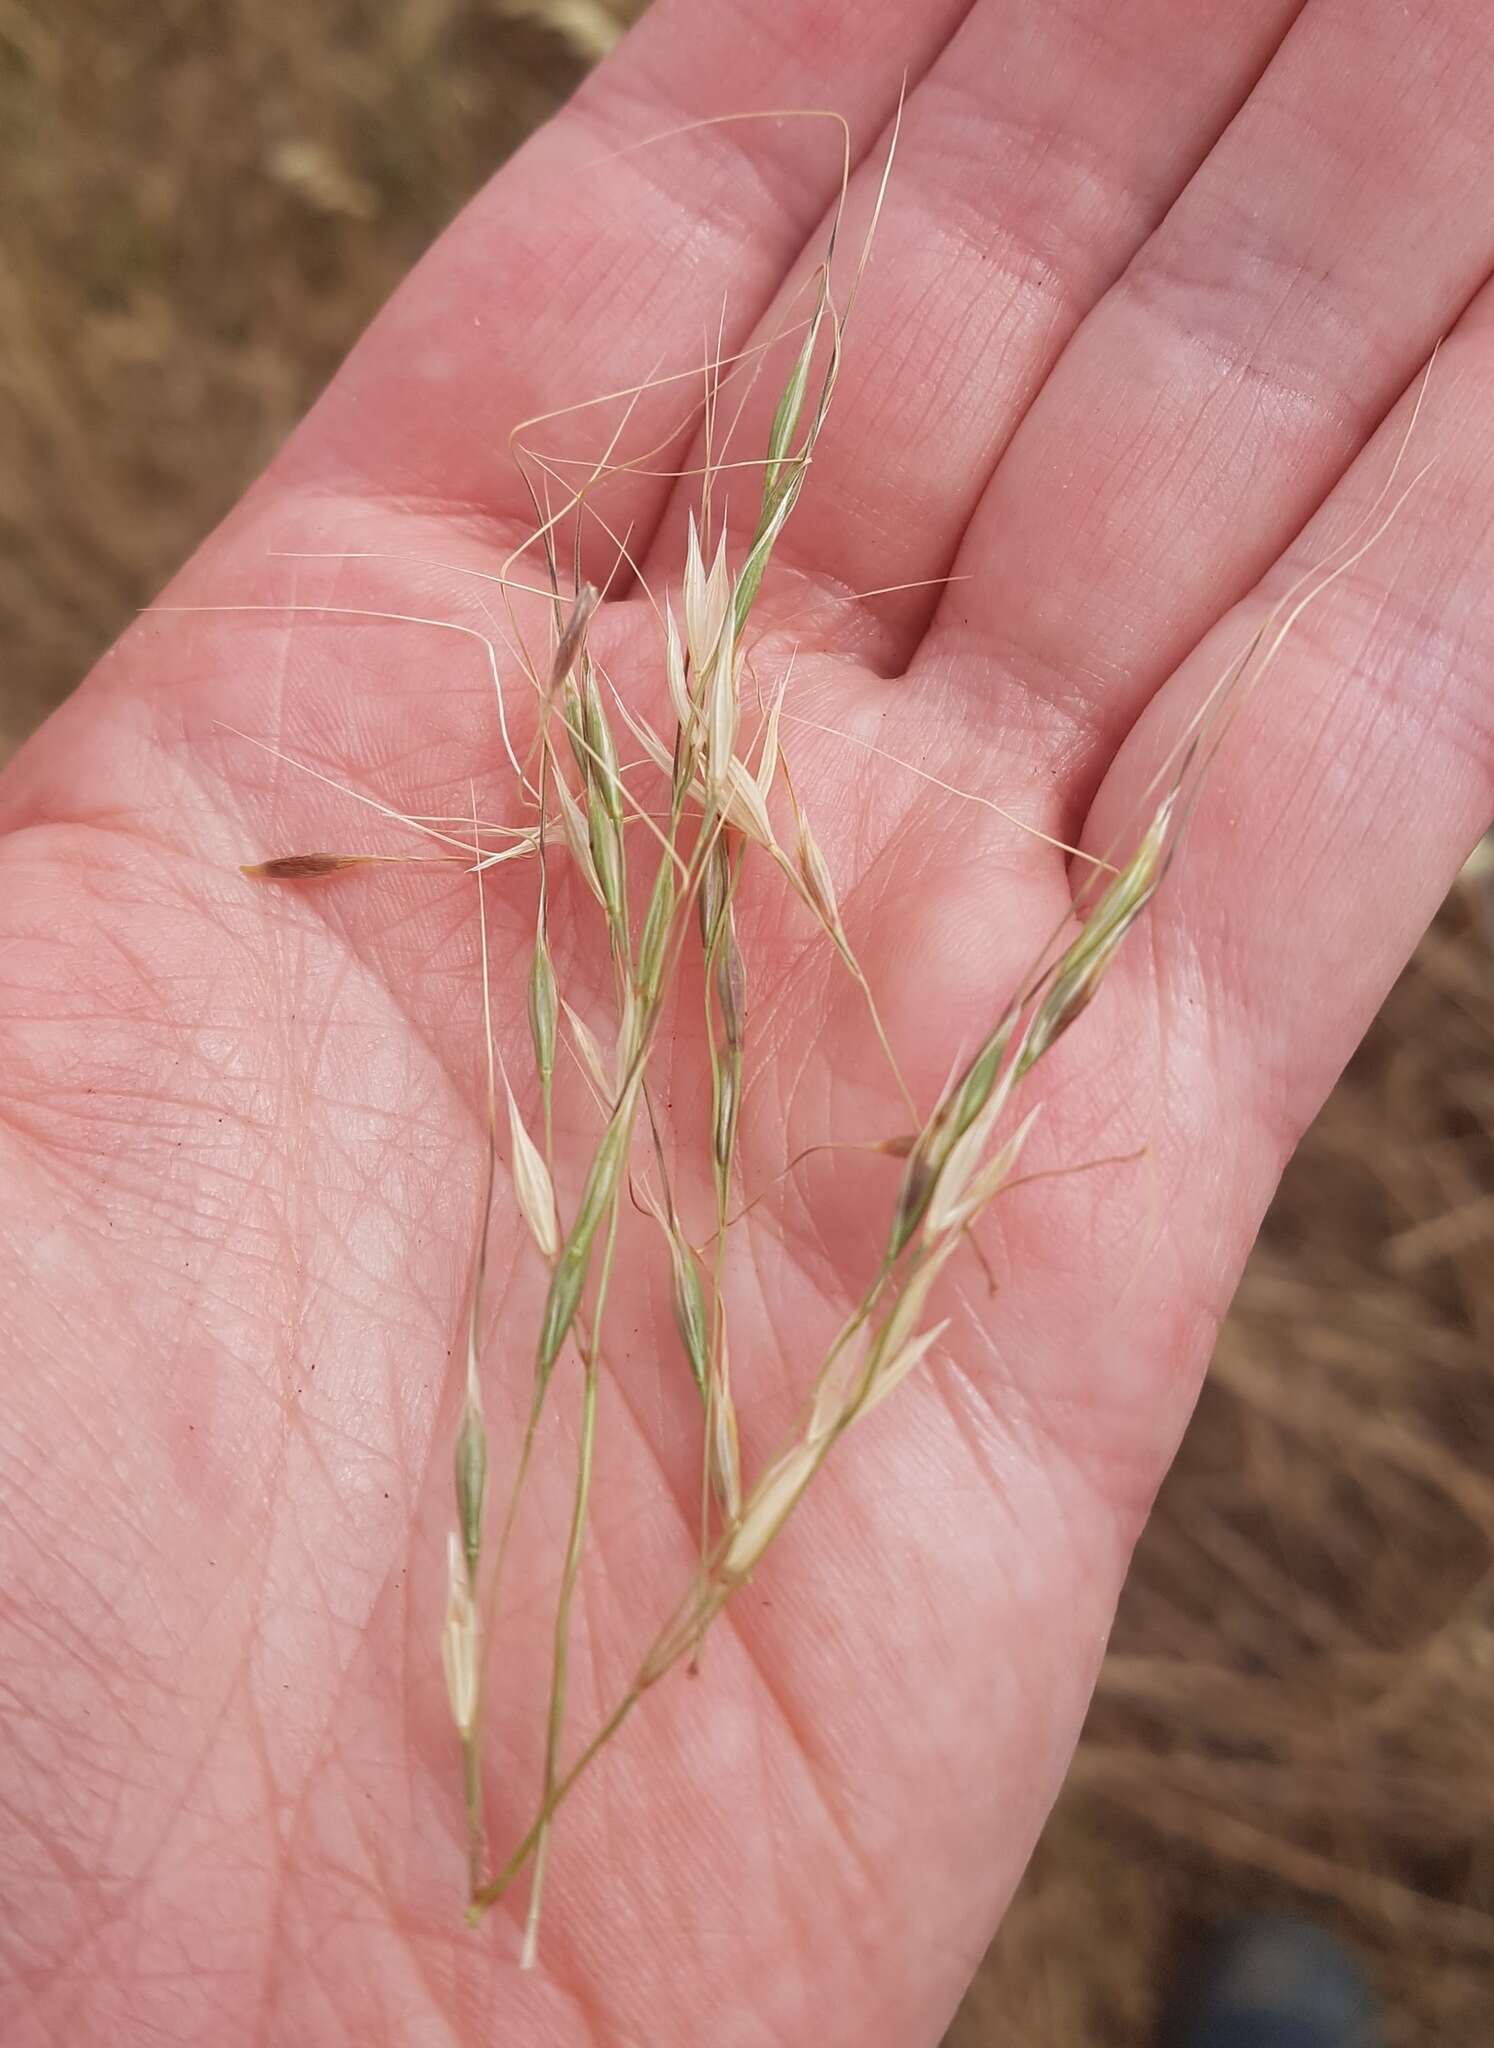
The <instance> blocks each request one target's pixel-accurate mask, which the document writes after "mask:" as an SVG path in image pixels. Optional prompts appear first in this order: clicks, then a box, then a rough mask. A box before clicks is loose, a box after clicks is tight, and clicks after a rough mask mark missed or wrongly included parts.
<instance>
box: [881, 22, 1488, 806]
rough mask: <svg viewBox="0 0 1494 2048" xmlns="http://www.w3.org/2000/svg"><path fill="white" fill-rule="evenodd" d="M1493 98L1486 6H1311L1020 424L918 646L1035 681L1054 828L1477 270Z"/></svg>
mask: <svg viewBox="0 0 1494 2048" xmlns="http://www.w3.org/2000/svg"><path fill="white" fill-rule="evenodd" d="M1491 110H1494V34H1491V33H1490V28H1489V17H1488V14H1487V11H1486V10H1485V9H1483V8H1480V7H1476V6H1463V5H1451V4H1446V0H1441V4H1435V5H1434V4H1427V5H1422V6H1419V7H1417V8H1415V9H1413V10H1412V11H1411V15H1410V16H1409V17H1408V15H1407V14H1406V12H1405V11H1404V10H1401V11H1397V12H1395V13H1394V14H1392V13H1390V12H1388V11H1387V10H1384V9H1371V10H1368V11H1366V10H1365V9H1363V8H1359V7H1355V6H1353V5H1350V4H1347V0H1317V4H1314V5H1313V6H1312V7H1311V8H1310V9H1309V11H1308V13H1307V14H1306V15H1305V16H1304V17H1303V19H1302V20H1301V21H1300V22H1299V23H1298V25H1297V27H1296V28H1295V29H1294V31H1293V33H1292V34H1291V35H1290V36H1289V37H1288V38H1287V40H1286V42H1285V44H1284V45H1283V47H1282V50H1281V52H1280V54H1279V55H1278V57H1277V58H1276V60H1275V61H1274V63H1273V64H1272V65H1271V67H1270V69H1269V71H1268V72H1267V74H1266V76H1265V78H1264V79H1263V81H1262V83H1261V84H1260V86H1259V87H1258V88H1257V90H1256V91H1255V93H1254V94H1253V95H1252V97H1251V99H1250V102H1249V104H1248V105H1247V106H1246V108H1245V109H1244V111H1243V112H1242V114H1241V115H1240V117H1239V119H1238V120H1237V121H1236V122H1235V123H1234V124H1233V126H1232V127H1231V128H1230V130H1229V132H1228V134H1227V135H1226V136H1225V137H1224V139H1223V140H1222V142H1221V143H1220V145H1219V147H1218V148H1217V149H1216V150H1215V151H1214V152H1213V153H1212V155H1211V156H1210V158H1209V160H1208V162H1207V163H1206V164H1205V165H1204V166H1203V168H1202V169H1201V170H1200V172H1199V173H1198V175H1197V177H1196V178H1195V179H1194V180H1193V181H1192V183H1191V184H1190V185H1189V187H1188V190H1187V191H1186V192H1185V194H1184V195H1183V197H1182V199H1181V200H1180V201H1179V203H1178V205H1177V206H1176V207H1175V208H1174V210H1173V212H1172V213H1171V214H1170V215H1169V217H1168V219H1167V220H1166V221H1165V223H1164V224H1163V226H1162V227H1161V228H1160V229H1159V231H1158V232H1157V234H1156V235H1155V236H1153V238H1152V239H1151V241H1150V242H1149V243H1148V244H1147V246H1146V248H1145V249H1144V250H1143V251H1142V252H1141V254H1140V255H1139V256H1138V258H1137V260H1136V262H1135V263H1134V264H1133V265H1132V266H1131V268H1130V269H1129V270H1128V271H1127V273H1126V275H1125V276H1124V277H1123V278H1122V279H1121V281H1120V282H1119V284H1118V285H1117V286H1116V287H1115V289H1114V290H1113V291H1111V292H1110V293H1109V294H1108V295H1107V297H1106V298H1105V300H1104V301H1103V303H1102V304H1101V305H1100V307H1099V308H1098V309H1097V310H1096V312H1095V313H1094V315H1093V316H1092V317H1091V319H1090V320H1089V321H1088V322H1086V324H1085V326H1084V327H1083V329H1082V330H1081V331H1080V333H1079V334H1078V335H1077V336H1076V338H1075V340H1074V342H1073V344H1072V345H1071V347H1070V348H1069V350H1068V351H1067V353H1066V355H1065V357H1064V359H1063V361H1062V362H1061V363H1060V364H1059V366H1058V369H1057V371H1056V372H1055V374H1054V376H1053V378H1052V379H1051V380H1050V382H1049V384H1048V385H1047V386H1046V387H1045V389H1044V392H1043V395H1042V397H1041V399H1040V400H1039V401H1038V403H1037V404H1036V405H1035V406H1034V408H1033V410H1032V412H1031V413H1030V415H1029V416H1028V418H1027V419H1026V420H1025V421H1024V422H1023V425H1022V428H1021V430H1020V432H1019V433H1018V434H1017V436H1016V438H1015V440H1014V442H1013V445H1012V447H1011V449H1010V450H1009V452H1008V454H1007V456H1006V458H1005V459H1004V461H1003V462H1002V463H1001V466H1000V468H999V469H998V470H997V472H996V475H995V478H994V480H993V482H992V485H991V488H990V490H989V491H988V492H987V494H986V497H985V499H984V501H983V503H982V505H981V507H980V509H979V512H978V513H977V515H976V518H975V520H974V522H973V524H972V526H971V529H970V532H969V535H968V537H967V539H966V543H965V546H964V548H963V549H962V551H961V555H960V559H959V564H958V566H959V567H960V568H961V569H963V570H965V571H967V572H969V573H970V578H971V580H969V581H967V582H964V583H961V584H959V585H958V586H956V588H955V589H953V590H952V591H951V592H950V593H949V596H948V597H947V599H946V600H945V602H944V604H943V606H942V608H941V611H940V614H939V617H938V619H937V621H936V624H935V628H934V631H933V633H932V634H931V636H930V639H929V642H928V643H927V648H926V651H925V654H924V656H923V657H922V659H923V660H925V661H927V662H932V663H934V664H939V663H943V662H954V661H958V660H959V659H961V658H962V657H965V656H978V657H979V658H980V659H981V660H982V661H991V660H995V661H996V662H997V663H999V664H1000V666H1001V667H1002V669H1003V670H1004V671H1007V672H1009V673H1010V674H1011V675H1012V676H1013V677H1015V678H1016V680H1017V681H1018V682H1019V683H1020V684H1021V686H1022V688H1023V690H1024V691H1025V692H1026V693H1027V694H1028V697H1029V700H1030V705H1031V713H1030V717H1029V725H1030V727H1031V730H1032V732H1033V734H1034V736H1035V744H1036V747H1037V749H1038V750H1039V751H1040V752H1041V753H1042V754H1043V756H1044V758H1045V759H1047V760H1048V761H1049V762H1050V764H1051V763H1053V762H1055V761H1061V762H1062V763H1064V764H1065V765H1066V767H1067V768H1069V769H1070V770H1071V771H1072V778H1073V779H1072V781H1071V783H1070V788H1069V794H1070V798H1071V803H1072V813H1071V815H1070V816H1069V818H1068V819H1067V820H1066V821H1065V819H1064V818H1063V816H1062V814H1060V815H1059V818H1058V821H1057V828H1058V829H1060V830H1063V829H1064V828H1065V823H1067V826H1068V829H1069V830H1070V831H1071V830H1072V829H1073V828H1074V826H1075V825H1076V824H1077V821H1078V820H1079V819H1082V817H1083V815H1084V811H1085V809H1086V808H1087V805H1088V803H1089V800H1090V798H1091V797H1092V795H1093V792H1094V787H1095V784H1096V782H1097V780H1098V777H1099V775H1100V773H1101V772H1103V769H1104V766H1105V764H1106V762H1107V760H1108V758H1109V754H1110V752H1111V751H1113V749H1114V746H1115V745H1116V743H1117V742H1118V740H1119V738H1120V736H1121V735H1122V734H1123V733H1124V732H1125V731H1126V730H1127V728H1128V727H1129V725H1130V723H1131V721H1132V720H1133V719H1134V718H1135V716H1136V715H1137V713H1138V711H1139V709H1140V707H1141V706H1142V705H1143V704H1144V703H1145V702H1146V700H1147V698H1148V697H1149V695H1150V694H1151V692H1152V691H1153V690H1154V689H1155V688H1156V687H1157V685H1158V684H1159V683H1160V682H1161V681H1162V679H1163V678H1164V677H1165V676H1166V675H1167V673H1168V672H1169V670H1170V669H1171V668H1172V667H1173V666H1174V665H1175V664H1176V663H1177V662H1178V661H1179V660H1180V659H1181V658H1182V656H1183V655H1184V653H1185V652H1186V651H1187V649H1188V648H1189V647H1190V646H1191V645H1192V644H1193V642H1194V640H1195V639H1196V638H1197V637H1198V635H1199V634H1200V633H1201V632H1202V631H1203V630H1204V629H1205V628H1206V626H1207V625H1208V623H1209V621H1210V620H1211V619H1213V618H1215V617H1217V616H1218V614H1219V612H1220V610H1221V609H1222V608H1223V607H1224V606H1225V605H1227V604H1229V603H1231V602H1233V601H1234V600H1235V599H1236V598H1238V597H1239V596H1241V595H1242V593H1243V592H1244V591H1245V590H1246V589H1248V588H1249V586H1250V584H1251V582H1252V580H1253V579H1254V578H1255V577H1257V576H1259V575H1260V574H1261V573H1262V572H1263V570H1264V569H1265V568H1266V566H1267V565H1268V564H1269V562H1270V561H1271V560H1272V559H1273V557H1274V556H1275V554H1276V552H1277V551H1278V550H1279V549H1280V548H1281V547H1282V546H1284V545H1285V543H1286V541H1287V540H1288V539H1289V537H1290V535H1291V534H1292V533H1293V532H1294V531H1295V530H1296V528H1297V527H1298V526H1299V525H1300V523H1301V521H1302V519H1303V518H1304V517H1305V516H1306V514H1307V513H1308V512H1309V511H1310V510H1311V508H1312V507H1313V506H1314V505H1315V504H1316V503H1317V502H1318V500H1319V499H1320V498H1321V496H1322V494H1323V492H1324V490H1325V489H1326V488H1327V487H1328V486H1329V485H1330V483H1331V482H1332V481H1333V480H1334V478H1335V477H1337V476H1338V475H1339V473H1340V472H1341V470H1342V467H1343V465H1344V464H1345V462H1346V461H1348V460H1349V459H1350V458H1351V456H1352V455H1353V453H1354V451H1355V450H1356V449H1357V448H1359V447H1360V446H1361V445H1362V443H1363V441H1364V439H1365V437H1366V435H1367V434H1368V433H1369V432H1370V431H1372V429H1373V427H1374V425H1375V423H1376V422H1377V421H1378V420H1379V419H1380V417H1381V416H1382V415H1383V413H1384V411H1385V409H1386V407H1387V406H1388V405H1389V404H1390V403H1391V402H1392V401H1393V400H1394V398H1395V395H1396V394H1397V393H1398V392H1399V391H1400V390H1401V389H1402V388H1403V386H1404V385H1405V383H1406V381H1407V379H1408V378H1409V376H1410V375H1411V374H1412V372H1413V370H1414V368H1415V366H1416V365H1417V364H1419V363H1420V362H1421V361H1423V360H1424V358H1425V355H1426V353H1427V350H1428V349H1429V348H1430V346H1431V344H1432V343H1433V341H1434V340H1435V339H1436V337H1437V335H1438V334H1439V333H1441V332H1442V331H1444V329H1445V328H1446V326H1447V325H1448V323H1449V322H1450V321H1452V320H1453V319H1454V318H1456V316H1457V314H1458V312H1459V310H1460V309H1461V308H1462V307H1463V306H1464V305H1465V304H1466V303H1467V301H1468V300H1469V298H1470V297H1471V296H1472V294H1473V293H1474V291H1475V290H1476V289H1477V287H1478V286H1479V285H1480V283H1481V282H1482V281H1483V278H1484V277H1485V275H1486V274H1487V272H1488V270H1489V267H1490V264H1491V261H1494V228H1491V225H1490V223H1491V219H1494V155H1491V153H1490V152H1489V150H1488V148H1487V146H1486V142H1485V137H1486V132H1487V124H1488V121H1489V118H1490V113H1491Z"/></svg>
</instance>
